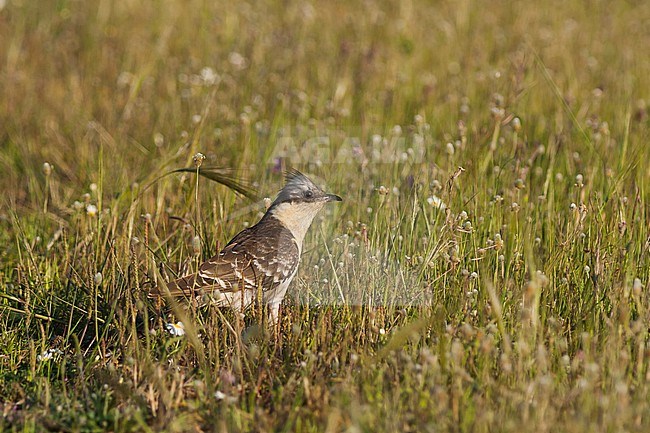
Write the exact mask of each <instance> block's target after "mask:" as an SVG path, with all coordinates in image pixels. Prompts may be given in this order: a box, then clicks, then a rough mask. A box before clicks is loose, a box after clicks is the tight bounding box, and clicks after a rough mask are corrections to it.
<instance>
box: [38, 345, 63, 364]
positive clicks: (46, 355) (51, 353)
mask: <svg viewBox="0 0 650 433" xmlns="http://www.w3.org/2000/svg"><path fill="white" fill-rule="evenodd" d="M61 355H63V351H61V350H60V349H52V348H50V349H47V350H45V351H43V353H41V354H40V355H38V356H37V357H36V359H37V360H38V361H49V360H50V359H52V358H54V357H59V356H61Z"/></svg>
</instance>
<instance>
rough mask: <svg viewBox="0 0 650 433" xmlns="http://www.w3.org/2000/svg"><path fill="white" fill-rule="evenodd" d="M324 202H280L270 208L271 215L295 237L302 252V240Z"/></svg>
mask: <svg viewBox="0 0 650 433" xmlns="http://www.w3.org/2000/svg"><path fill="white" fill-rule="evenodd" d="M324 205H325V202H315V203H314V202H312V203H295V202H294V203H280V204H279V205H277V206H275V207H274V208H273V209H271V215H273V216H274V217H275V218H277V219H278V220H279V221H280V222H281V223H282V224H283V225H284V226H285V227H286V228H288V229H289V230H290V231H291V234H292V235H293V237H294V238H295V239H296V243H297V244H298V250H299V251H300V252H302V241H303V240H304V239H305V234H306V233H307V230H308V229H309V226H310V225H311V223H312V221H313V220H314V217H316V214H317V213H318V211H320V210H321V209H322V208H323V206H324Z"/></svg>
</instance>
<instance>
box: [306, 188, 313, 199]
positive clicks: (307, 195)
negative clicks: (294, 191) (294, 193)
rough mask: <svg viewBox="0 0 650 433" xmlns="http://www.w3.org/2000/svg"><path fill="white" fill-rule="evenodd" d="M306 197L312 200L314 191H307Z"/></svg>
mask: <svg viewBox="0 0 650 433" xmlns="http://www.w3.org/2000/svg"><path fill="white" fill-rule="evenodd" d="M304 195H305V198H312V197H313V195H314V193H313V192H312V191H310V190H307V191H305V193H304Z"/></svg>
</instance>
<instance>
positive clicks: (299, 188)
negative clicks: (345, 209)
mask: <svg viewBox="0 0 650 433" xmlns="http://www.w3.org/2000/svg"><path fill="white" fill-rule="evenodd" d="M284 179H285V184H284V187H283V188H282V189H281V190H280V192H279V193H278V196H277V197H276V199H275V201H274V202H273V204H274V205H275V204H279V203H284V202H290V201H295V200H304V199H305V197H306V193H307V194H309V196H313V197H316V196H319V195H322V194H324V192H323V190H322V189H320V188H319V187H318V186H316V184H315V183H314V182H313V181H312V180H311V179H310V178H308V177H307V176H305V175H304V174H302V173H301V172H299V171H298V170H296V169H290V170H287V172H286V173H285V177H284ZM308 191H311V193H308Z"/></svg>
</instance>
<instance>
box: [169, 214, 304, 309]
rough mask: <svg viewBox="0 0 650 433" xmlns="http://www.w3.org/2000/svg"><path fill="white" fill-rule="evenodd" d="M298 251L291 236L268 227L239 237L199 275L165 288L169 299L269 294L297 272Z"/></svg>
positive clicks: (283, 231) (257, 226)
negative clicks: (241, 292) (250, 292)
mask: <svg viewBox="0 0 650 433" xmlns="http://www.w3.org/2000/svg"><path fill="white" fill-rule="evenodd" d="M298 261H299V250H298V246H297V245H296V243H295V241H294V240H293V236H292V235H291V232H289V231H288V230H287V229H286V228H284V227H283V226H277V227H273V226H272V225H269V224H268V223H267V224H265V225H264V226H263V227H262V228H260V226H259V225H256V226H253V227H251V228H249V229H246V230H244V231H242V232H241V233H239V234H238V235H237V236H235V238H233V240H232V241H230V243H228V245H226V247H225V248H224V249H223V250H222V251H221V252H220V253H219V254H217V255H216V256H214V257H212V258H211V259H209V260H207V261H206V262H204V263H203V264H201V266H200V267H199V270H198V272H196V273H194V274H191V275H187V276H185V277H182V278H179V279H177V280H176V281H173V282H171V283H169V284H168V285H167V287H168V289H169V292H170V294H171V295H172V296H193V295H197V294H202V293H219V292H220V293H229V292H236V291H238V290H242V289H243V290H258V289H259V288H262V289H263V290H269V289H271V288H272V287H274V286H275V285H277V284H279V283H280V282H282V281H284V280H285V279H287V278H289V277H290V276H291V275H292V274H293V273H294V272H295V270H296V267H297V266H298Z"/></svg>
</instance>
